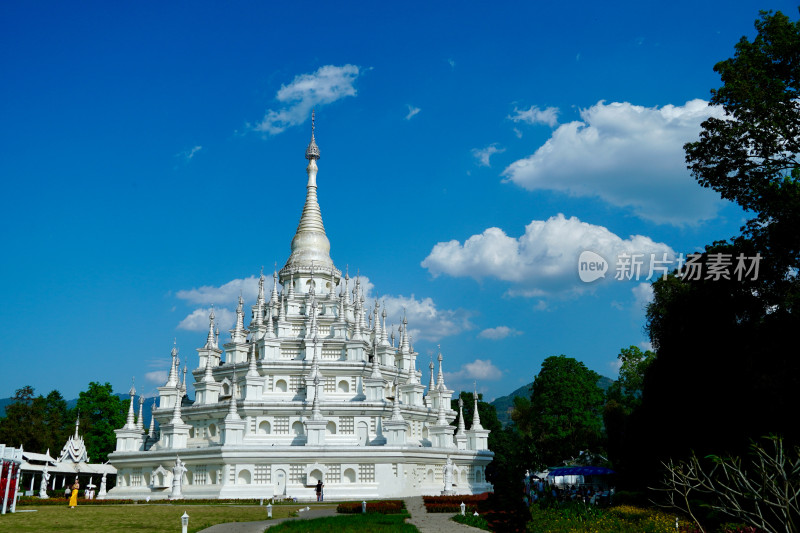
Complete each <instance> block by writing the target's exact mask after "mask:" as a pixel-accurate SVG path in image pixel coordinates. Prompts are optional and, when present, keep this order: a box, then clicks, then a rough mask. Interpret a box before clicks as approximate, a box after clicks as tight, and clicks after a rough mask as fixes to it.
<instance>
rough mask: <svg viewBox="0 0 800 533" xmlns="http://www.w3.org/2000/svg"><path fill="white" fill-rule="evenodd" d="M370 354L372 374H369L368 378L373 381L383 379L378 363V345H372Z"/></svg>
mask: <svg viewBox="0 0 800 533" xmlns="http://www.w3.org/2000/svg"><path fill="white" fill-rule="evenodd" d="M372 354H373V355H372V374H370V376H369V377H371V378H374V379H383V376H382V375H381V369H380V364H379V363H378V345H377V344H374V345H373V351H372Z"/></svg>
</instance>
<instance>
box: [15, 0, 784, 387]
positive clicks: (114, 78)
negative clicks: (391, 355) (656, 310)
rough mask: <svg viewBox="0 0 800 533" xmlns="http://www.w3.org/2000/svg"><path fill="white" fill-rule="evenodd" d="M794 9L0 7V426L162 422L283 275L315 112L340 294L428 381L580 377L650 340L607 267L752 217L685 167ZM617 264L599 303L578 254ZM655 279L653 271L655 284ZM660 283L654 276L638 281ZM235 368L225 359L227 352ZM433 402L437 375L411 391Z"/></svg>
mask: <svg viewBox="0 0 800 533" xmlns="http://www.w3.org/2000/svg"><path fill="white" fill-rule="evenodd" d="M759 9H773V10H782V11H783V12H784V13H787V14H789V15H790V16H791V17H793V18H794V17H796V16H797V8H796V6H795V5H793V4H790V3H786V2H758V3H755V2H734V3H730V2H691V3H690V2H624V3H612V4H609V3H597V2H573V3H556V2H548V3H544V2H535V3H534V2H525V3H522V2H508V3H500V4H499V5H492V6H489V5H488V4H485V3H470V2H458V3H454V2H442V3H433V4H432V5H431V3H427V2H425V3H418V4H416V3H399V4H398V3H394V4H393V3H385V2H382V3H381V2H378V3H364V4H334V3H302V4H297V3H281V4H278V3H275V4H271V3H262V2H234V3H230V4H226V5H221V4H215V3H209V2H191V3H190V2H170V3H147V2H146V3H139V4H136V5H132V4H128V5H117V4H115V3H108V2H102V3H101V2H94V3H92V2H86V3H80V4H69V3H67V4H65V3H57V2H53V3H45V2H3V3H2V4H0V73H1V77H2V80H3V82H2V83H0V180H2V189H3V192H4V194H3V197H4V199H5V201H4V202H3V209H2V210H0V242H2V255H0V276H2V285H0V302H2V305H0V324H1V325H0V328H1V329H0V331H2V332H3V343H2V348H0V352H1V353H2V360H3V364H4V365H3V366H4V369H3V372H2V373H0V397H4V396H10V395H12V394H13V393H14V390H15V389H17V388H19V387H22V386H23V385H26V384H30V385H33V386H34V387H35V388H36V390H37V392H41V393H46V392H48V391H49V390H51V389H54V388H55V389H58V390H60V391H61V392H62V393H63V394H64V395H65V396H66V397H68V398H70V397H74V396H76V395H77V393H78V392H79V391H81V390H83V389H85V387H86V385H87V383H88V382H89V381H92V380H94V381H101V382H105V381H109V382H111V383H112V384H113V385H114V388H115V390H117V391H120V392H122V391H126V390H127V389H128V388H129V386H130V379H131V377H132V376H135V377H136V383H137V388H138V389H140V390H142V391H144V392H145V393H146V394H148V395H150V394H153V393H155V387H157V386H159V385H162V384H163V383H162V379H163V378H164V377H165V372H166V370H167V368H168V364H169V360H170V358H169V352H170V349H171V347H172V343H173V338H176V339H177V343H178V346H179V348H180V350H181V355H182V358H183V359H187V360H188V362H189V366H190V368H193V367H195V366H197V355H196V352H195V348H196V347H199V346H201V345H202V344H203V343H204V341H205V333H204V331H203V330H205V329H206V328H207V319H206V318H205V317H206V316H207V310H208V309H209V307H210V306H211V304H214V305H215V308H216V309H217V314H218V316H220V317H221V319H222V320H223V322H224V321H226V320H227V321H228V323H223V326H224V327H225V329H227V327H229V324H230V323H231V322H232V320H233V318H232V317H233V314H232V310H233V309H234V308H235V305H236V303H235V302H236V298H237V297H238V295H239V292H240V290H241V291H242V292H243V294H244V297H245V300H246V305H248V306H249V305H252V303H253V300H254V291H255V279H256V277H257V276H258V273H259V270H260V268H261V266H262V265H263V266H264V267H265V270H266V271H267V272H268V273H271V272H272V268H273V264H274V263H275V262H277V263H278V266H279V267H280V266H282V265H283V263H284V262H285V261H286V259H287V257H288V255H289V245H290V242H291V238H292V236H293V235H294V231H295V228H296V225H297V222H298V219H299V216H300V210H301V208H302V204H303V200H304V196H305V181H306V175H305V163H306V161H305V160H304V159H303V154H304V151H305V147H306V145H307V143H308V139H309V130H310V116H309V115H310V109H311V108H312V107H313V108H315V109H316V113H317V135H316V137H317V142H318V144H319V147H320V150H321V153H322V157H321V159H320V161H319V175H318V184H319V198H320V203H321V206H322V214H323V220H324V222H325V226H326V230H327V233H328V237H329V239H330V241H331V256H332V258H333V259H334V261H335V263H336V264H337V266H338V267H339V268H344V267H345V265H349V269H350V273H351V275H354V274H355V273H356V271H359V272H360V273H361V274H362V275H363V276H364V277H365V278H366V279H368V283H367V286H368V287H369V289H370V291H371V292H370V294H371V296H373V297H375V296H377V297H379V298H380V299H381V300H384V301H386V303H387V307H388V308H389V309H390V310H391V311H392V315H393V316H391V317H390V321H392V320H394V322H395V323H397V322H398V320H399V315H400V313H401V311H400V310H401V309H402V308H403V307H405V308H406V309H407V312H408V315H409V329H410V330H411V331H412V334H413V335H414V341H413V344H414V347H415V349H416V350H417V351H418V352H419V353H420V354H421V355H420V358H419V360H418V368H421V367H426V366H427V362H428V360H429V357H430V354H432V353H433V352H434V351H435V350H436V345H437V344H441V349H442V352H443V354H444V364H445V370H446V372H447V373H448V374H447V376H446V377H447V381H448V385H449V386H450V387H451V388H457V389H460V388H462V387H463V388H466V389H469V388H471V386H472V381H473V380H474V379H477V380H478V386H479V389H480V390H481V391H483V392H484V393H485V394H486V396H487V397H489V398H494V397H497V396H502V395H504V394H507V393H509V392H511V391H512V390H514V389H516V388H517V387H519V386H521V385H523V384H525V383H528V382H530V381H532V380H533V377H534V376H535V374H536V373H537V372H538V370H539V368H540V365H541V362H542V360H543V359H544V358H546V357H548V356H550V355H557V354H561V353H564V354H567V355H569V356H572V357H575V358H577V359H579V360H581V361H584V362H585V363H586V365H587V366H588V367H590V368H592V369H594V370H596V371H597V372H599V373H601V374H603V375H607V376H609V377H616V366H615V361H616V355H617V354H618V352H619V349H620V348H622V347H626V346H628V345H631V344H635V345H639V344H642V343H644V342H645V341H646V337H645V334H644V332H643V326H644V311H643V308H642V305H643V303H644V302H646V301H647V298H648V286H647V284H646V283H645V282H644V279H640V280H638V281H637V280H629V281H618V280H615V279H614V275H613V274H614V268H615V266H614V262H615V259H614V257H616V255H617V254H619V253H622V252H627V253H642V254H645V257H649V254H651V253H654V254H657V256H658V257H661V255H662V254H664V253H666V254H668V258H669V259H672V258H673V257H674V256H675V254H680V253H691V252H693V251H696V250H698V249H700V248H702V246H703V245H705V244H707V243H710V242H712V241H713V240H716V239H723V238H727V237H729V236H731V235H733V234H735V233H736V232H737V231H738V228H739V226H740V225H741V223H742V221H743V220H744V217H745V214H744V213H742V212H741V210H739V209H738V208H737V207H735V206H733V205H730V204H728V203H725V202H722V201H720V200H718V198H717V197H716V196H715V195H714V194H713V193H710V192H709V191H706V190H703V189H702V188H700V187H699V186H698V185H696V184H695V183H694V181H693V180H692V178H691V177H690V175H689V173H688V171H686V169H685V167H684V164H683V152H682V150H681V146H682V144H683V143H684V142H687V141H691V140H694V139H695V138H696V136H697V132H698V131H699V124H700V122H702V120H704V119H705V118H706V117H708V116H710V115H712V114H718V113H719V111H718V110H715V109H713V108H709V107H708V106H707V105H706V103H707V100H708V98H709V90H710V89H712V88H715V87H717V86H718V85H719V78H718V76H717V75H716V74H715V73H714V72H713V70H712V68H713V65H714V64H715V63H716V62H717V61H720V60H723V59H725V58H728V57H730V56H731V55H732V53H733V46H734V44H735V43H736V41H738V39H739V38H740V37H741V36H742V35H748V36H752V35H753V34H754V29H753V21H754V20H755V19H756V18H757V16H758V11H759ZM583 250H592V251H595V252H597V253H600V254H601V255H602V256H604V257H605V258H606V259H607V260H608V261H609V264H610V271H609V272H608V273H607V276H606V278H604V279H599V280H597V281H595V282H593V283H583V282H581V281H580V279H579V278H578V272H577V261H578V255H579V254H580V252H581V251H583ZM645 270H646V265H645ZM644 277H646V274H645V275H644V276H642V278H644ZM222 338H223V340H226V339H227V338H228V335H227V332H223V335H222ZM424 381H425V382H426V381H427V373H426V374H425V380H424Z"/></svg>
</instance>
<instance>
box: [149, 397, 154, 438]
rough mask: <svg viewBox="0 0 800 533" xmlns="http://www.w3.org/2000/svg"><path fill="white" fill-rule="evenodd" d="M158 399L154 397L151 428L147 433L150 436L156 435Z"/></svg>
mask: <svg viewBox="0 0 800 533" xmlns="http://www.w3.org/2000/svg"><path fill="white" fill-rule="evenodd" d="M155 411H156V399H155V397H153V407H151V408H150V429H148V430H147V434H148V435H150V437H155V435H156V415H155Z"/></svg>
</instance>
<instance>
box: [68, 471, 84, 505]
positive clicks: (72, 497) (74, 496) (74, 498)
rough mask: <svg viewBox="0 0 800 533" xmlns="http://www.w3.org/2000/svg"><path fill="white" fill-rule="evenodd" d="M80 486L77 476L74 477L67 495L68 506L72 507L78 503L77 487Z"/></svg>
mask: <svg viewBox="0 0 800 533" xmlns="http://www.w3.org/2000/svg"><path fill="white" fill-rule="evenodd" d="M79 488H81V485H80V483H78V478H77V477H76V478H75V483H73V484H72V492H70V495H69V508H70V509H74V508H75V507H76V506H77V505H78V489H79Z"/></svg>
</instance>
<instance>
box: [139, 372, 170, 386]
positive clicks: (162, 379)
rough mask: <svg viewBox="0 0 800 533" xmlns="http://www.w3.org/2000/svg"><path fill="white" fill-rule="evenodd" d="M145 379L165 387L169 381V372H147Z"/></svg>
mask: <svg viewBox="0 0 800 533" xmlns="http://www.w3.org/2000/svg"><path fill="white" fill-rule="evenodd" d="M144 379H145V380H147V381H149V382H150V383H158V384H159V385H163V384H164V383H166V381H167V371H166V370H155V371H153V372H147V373H146V374H145V375H144Z"/></svg>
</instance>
